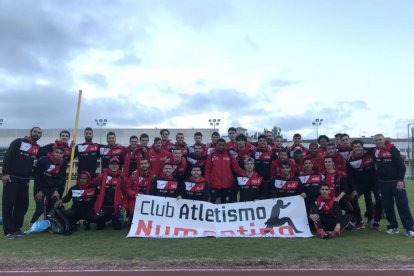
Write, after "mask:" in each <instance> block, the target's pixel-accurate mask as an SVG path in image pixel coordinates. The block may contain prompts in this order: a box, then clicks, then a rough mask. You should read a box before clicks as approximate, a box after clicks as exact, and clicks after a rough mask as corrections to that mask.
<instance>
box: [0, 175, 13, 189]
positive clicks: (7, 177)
mask: <svg viewBox="0 0 414 276" xmlns="http://www.w3.org/2000/svg"><path fill="white" fill-rule="evenodd" d="M1 180H2V181H3V185H4V186H6V185H7V182H11V180H10V175H8V174H4V175H3V176H2V177H1Z"/></svg>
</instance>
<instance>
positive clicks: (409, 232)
mask: <svg viewBox="0 0 414 276" xmlns="http://www.w3.org/2000/svg"><path fill="white" fill-rule="evenodd" d="M406 235H407V237H409V238H414V230H413V229H411V230H407V234H406Z"/></svg>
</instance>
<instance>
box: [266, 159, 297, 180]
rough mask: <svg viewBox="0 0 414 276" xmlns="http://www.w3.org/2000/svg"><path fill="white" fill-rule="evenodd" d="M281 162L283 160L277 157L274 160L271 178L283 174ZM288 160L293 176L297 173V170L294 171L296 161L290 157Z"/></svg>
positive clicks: (271, 167)
mask: <svg viewBox="0 0 414 276" xmlns="http://www.w3.org/2000/svg"><path fill="white" fill-rule="evenodd" d="M280 162H282V160H280V159H276V160H273V161H272V165H271V166H270V179H275V178H276V176H281V175H282V171H281V170H280ZM288 162H289V164H290V175H291V177H293V176H294V175H295V171H294V168H295V161H293V159H291V158H289V159H288Z"/></svg>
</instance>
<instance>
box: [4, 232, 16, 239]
mask: <svg viewBox="0 0 414 276" xmlns="http://www.w3.org/2000/svg"><path fill="white" fill-rule="evenodd" d="M16 238H17V236H16V234H14V233H11V234H7V235H6V239H9V240H14V239H16Z"/></svg>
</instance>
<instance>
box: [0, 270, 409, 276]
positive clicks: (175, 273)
mask: <svg viewBox="0 0 414 276" xmlns="http://www.w3.org/2000/svg"><path fill="white" fill-rule="evenodd" d="M57 274H58V275H62V276H75V275H85V276H109V275H111V276H112V275H113V276H132V275H145V276H166V275H168V276H181V275H184V276H190V275H194V276H212V274H214V276H247V275H255V276H271V275H272V276H273V275H283V276H302V275H303V276H305V275H306V276H332V275H335V276H344V275H352V276H374V275H375V276H377V275H380V276H394V275H395V276H397V275H398V276H408V275H410V276H412V275H414V270H411V269H410V270H408V269H407V270H404V269H402V270H397V269H393V270H386V269H377V270H374V269H373V270H369V269H364V270H347V269H345V270H335V269H328V270H325V269H324V270H318V269H311V270H304V269H297V270H296V269H243V270H237V269H236V270H232V269H210V270H201V269H200V270H198V269H189V270H184V269H165V270H145V269H141V270H139V269H138V270H128V271H127V270H125V271H120V270H90V271H81V270H65V271H63V270H62V271H58V270H52V271H10V272H2V271H0V275H1V276H16V275H33V276H38V275H39V276H40V275H57Z"/></svg>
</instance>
